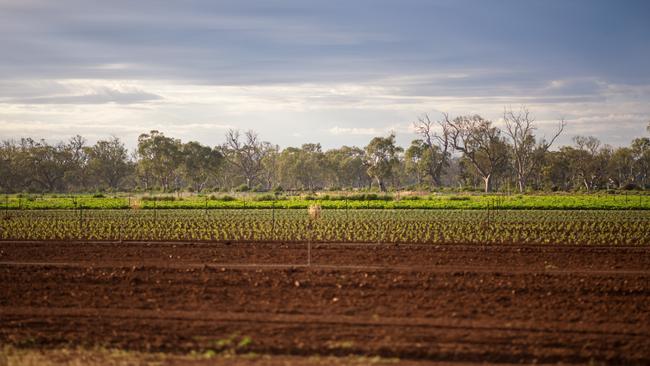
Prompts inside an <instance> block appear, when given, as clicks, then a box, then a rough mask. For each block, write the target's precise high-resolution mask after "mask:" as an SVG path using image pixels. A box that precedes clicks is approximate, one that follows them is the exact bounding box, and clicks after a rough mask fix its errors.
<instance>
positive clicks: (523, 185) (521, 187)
mask: <svg viewBox="0 0 650 366" xmlns="http://www.w3.org/2000/svg"><path fill="white" fill-rule="evenodd" d="M517 183H518V185H519V193H524V191H525V190H526V179H524V177H523V176H519V177H517Z"/></svg>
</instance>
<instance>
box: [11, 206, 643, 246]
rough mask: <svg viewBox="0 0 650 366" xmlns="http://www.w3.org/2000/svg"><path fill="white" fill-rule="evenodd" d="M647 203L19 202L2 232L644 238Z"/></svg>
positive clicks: (545, 240) (45, 235)
mask: <svg viewBox="0 0 650 366" xmlns="http://www.w3.org/2000/svg"><path fill="white" fill-rule="evenodd" d="M649 227H650V211H593V210H592V211H579V210H568V211H547V210H536V211H534V210H527V211H519V210H489V211H488V210H484V211H475V210H443V211H440V210H372V209H371V210H337V209H334V210H322V214H321V215H320V217H319V219H317V220H313V219H311V218H310V217H309V216H308V215H307V214H306V212H305V211H303V210H279V209H278V210H267V209H247V210H244V209H231V210H159V211H158V210H157V211H154V210H94V211H91V210H77V211H74V210H42V211H38V210H23V211H11V212H6V213H5V216H4V219H3V220H2V221H1V222H0V239H3V240H95V241H97V240H99V241H119V240H130V241H134V240H139V241H148V240H157V241H170V240H172V241H211V242H214V241H217V242H228V241H230V242H250V241H267V242H268V241H273V242H307V241H313V242H350V243H394V244H407V243H410V244H506V243H518V244H563V245H566V244H571V245H575V244H581V245H630V246H634V245H648V244H650V230H648V228H649Z"/></svg>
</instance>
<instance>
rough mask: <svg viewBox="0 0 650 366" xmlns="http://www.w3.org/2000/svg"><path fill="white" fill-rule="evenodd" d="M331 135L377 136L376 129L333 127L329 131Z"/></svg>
mask: <svg viewBox="0 0 650 366" xmlns="http://www.w3.org/2000/svg"><path fill="white" fill-rule="evenodd" d="M329 133H331V134H332V135H367V136H373V135H377V134H379V131H378V130H377V129H376V128H358V127H339V126H334V127H332V128H330V129H329Z"/></svg>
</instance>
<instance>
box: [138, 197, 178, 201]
mask: <svg viewBox="0 0 650 366" xmlns="http://www.w3.org/2000/svg"><path fill="white" fill-rule="evenodd" d="M142 200H143V201H176V197H174V196H144V197H142ZM178 200H179V201H182V199H181V198H179V199H178Z"/></svg>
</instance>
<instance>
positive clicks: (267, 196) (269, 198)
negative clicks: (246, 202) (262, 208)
mask: <svg viewBox="0 0 650 366" xmlns="http://www.w3.org/2000/svg"><path fill="white" fill-rule="evenodd" d="M253 201H275V196H274V195H272V194H261V195H259V196H255V197H253Z"/></svg>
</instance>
